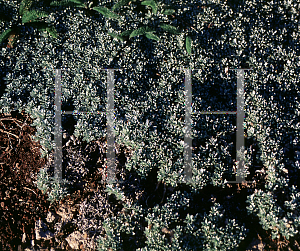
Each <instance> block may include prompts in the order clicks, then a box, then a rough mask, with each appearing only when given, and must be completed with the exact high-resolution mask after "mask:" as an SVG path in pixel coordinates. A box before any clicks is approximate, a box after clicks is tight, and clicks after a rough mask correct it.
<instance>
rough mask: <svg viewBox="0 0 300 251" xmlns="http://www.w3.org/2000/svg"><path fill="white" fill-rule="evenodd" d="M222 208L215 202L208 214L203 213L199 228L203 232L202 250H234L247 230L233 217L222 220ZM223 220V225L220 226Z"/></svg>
mask: <svg viewBox="0 0 300 251" xmlns="http://www.w3.org/2000/svg"><path fill="white" fill-rule="evenodd" d="M222 209H223V207H222V206H221V205H220V204H219V203H216V204H215V205H214V206H212V208H211V210H210V212H209V214H208V215H207V214H206V213H204V218H203V221H202V222H201V228H200V229H201V230H200V231H201V232H202V234H203V237H202V238H203V248H202V249H203V250H236V248H237V247H238V246H239V244H240V242H241V241H242V240H244V239H245V237H246V235H247V233H248V232H249V230H247V229H246V228H245V226H244V224H243V225H242V226H241V225H240V224H238V223H237V222H236V220H235V219H226V220H224V215H223V212H224V211H222ZM224 221H225V222H226V224H225V227H223V226H221V224H222V223H221V222H224Z"/></svg>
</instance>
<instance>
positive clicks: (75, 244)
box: [66, 231, 87, 249]
mask: <svg viewBox="0 0 300 251" xmlns="http://www.w3.org/2000/svg"><path fill="white" fill-rule="evenodd" d="M86 238H87V235H86V234H82V233H80V232H79V231H75V232H73V233H71V234H70V235H69V236H68V237H67V238H66V241H67V242H68V244H69V245H70V247H71V248H72V249H79V248H80V246H81V244H82V243H84V242H85V241H86Z"/></svg>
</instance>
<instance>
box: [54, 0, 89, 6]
mask: <svg viewBox="0 0 300 251" xmlns="http://www.w3.org/2000/svg"><path fill="white" fill-rule="evenodd" d="M50 6H72V7H85V4H84V2H83V1H80V0H63V1H53V2H52V3H50Z"/></svg>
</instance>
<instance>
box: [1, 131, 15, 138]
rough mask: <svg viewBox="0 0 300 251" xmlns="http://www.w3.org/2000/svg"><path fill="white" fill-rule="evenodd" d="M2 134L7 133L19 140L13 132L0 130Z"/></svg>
mask: <svg viewBox="0 0 300 251" xmlns="http://www.w3.org/2000/svg"><path fill="white" fill-rule="evenodd" d="M0 132H4V133H7V134H9V135H12V136H15V137H16V138H17V139H18V138H19V137H18V136H17V135H15V134H13V133H11V132H7V131H4V130H2V129H0Z"/></svg>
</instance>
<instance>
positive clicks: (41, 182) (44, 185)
mask: <svg viewBox="0 0 300 251" xmlns="http://www.w3.org/2000/svg"><path fill="white" fill-rule="evenodd" d="M35 183H36V185H37V188H38V189H40V190H41V191H42V192H43V193H47V195H48V198H47V200H49V201H50V202H51V203H53V202H55V201H60V200H62V199H63V198H64V197H66V196H67V195H69V193H68V187H67V186H66V184H67V183H68V182H67V181H66V180H61V179H59V178H57V177H50V176H49V175H48V172H47V169H43V168H42V169H40V172H39V173H38V175H37V180H36V181H35Z"/></svg>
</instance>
